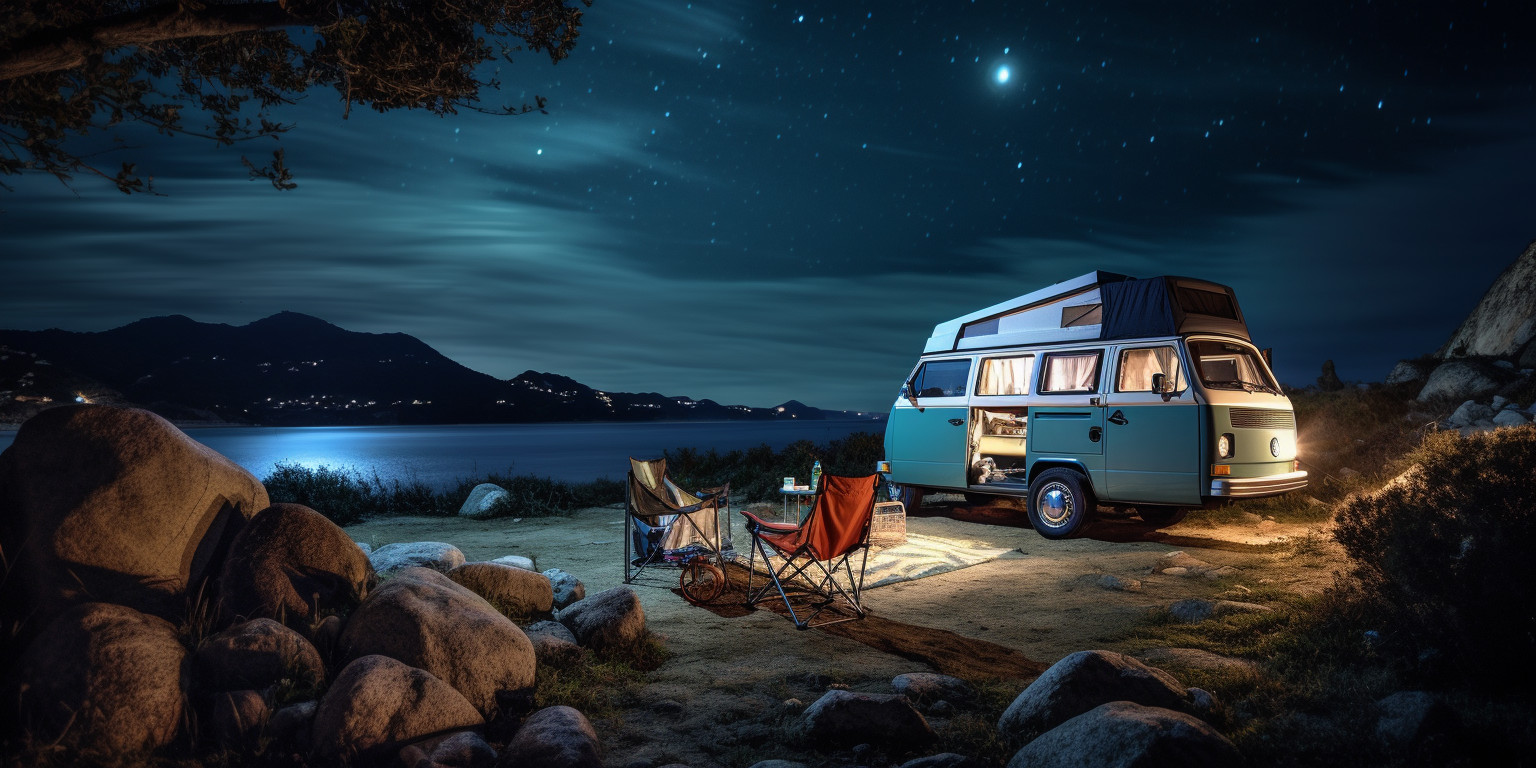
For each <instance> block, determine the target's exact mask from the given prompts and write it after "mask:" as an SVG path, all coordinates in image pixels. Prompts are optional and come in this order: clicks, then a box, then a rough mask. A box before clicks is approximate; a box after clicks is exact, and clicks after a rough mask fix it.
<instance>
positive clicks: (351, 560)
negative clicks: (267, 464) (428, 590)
mask: <svg viewBox="0 0 1536 768" xmlns="http://www.w3.org/2000/svg"><path fill="white" fill-rule="evenodd" d="M375 581H376V579H375V577H374V573H373V570H372V568H371V566H370V565H369V564H368V556H367V555H365V554H363V550H362V549H360V548H359V547H358V546H357V543H356V542H354V541H352V539H351V537H349V536H347V533H346V531H343V530H342V529H341V528H339V527H338V526H337V525H336V524H335V523H333V522H331V521H330V520H328V519H326V517H325V515H322V514H320V513H319V512H316V511H315V510H313V509H310V508H309V507H306V506H304V505H302V504H273V505H272V506H271V507H268V508H267V509H265V510H263V511H262V512H261V514H260V515H258V516H257V517H256V518H255V519H254V520H252V521H251V523H250V524H249V525H247V526H245V530H242V531H241V532H240V535H239V536H237V537H236V538H235V541H234V544H233V545H231V546H230V551H229V558H228V559H227V560H226V561H225V563H224V573H223V575H222V576H221V577H220V596H221V598H222V603H223V605H222V610H223V614H224V617H225V618H226V620H231V621H233V620H235V619H237V618H239V617H245V618H251V619H254V618H257V617H266V618H271V619H277V620H279V621H282V622H283V623H285V624H287V625H288V626H291V627H304V626H306V625H308V624H309V623H311V622H312V621H314V620H315V619H316V617H317V615H318V614H319V613H321V612H326V611H335V610H347V609H350V608H352V607H353V606H355V605H357V604H358V602H359V601H361V600H362V599H363V597H364V596H365V595H367V593H368V590H369V589H371V588H372V587H373V584H374V583H375Z"/></svg>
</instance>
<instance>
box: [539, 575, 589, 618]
mask: <svg viewBox="0 0 1536 768" xmlns="http://www.w3.org/2000/svg"><path fill="white" fill-rule="evenodd" d="M544 576H545V578H548V579H549V586H550V587H551V588H552V589H554V591H555V607H556V608H564V607H566V606H568V605H570V604H571V603H574V602H576V601H577V600H580V599H582V598H583V597H586V596H587V587H586V585H585V584H582V583H581V579H578V578H576V577H575V576H572V575H571V574H569V573H566V572H565V571H562V570H560V569H559V568H551V569H549V570H547V571H545V572H544Z"/></svg>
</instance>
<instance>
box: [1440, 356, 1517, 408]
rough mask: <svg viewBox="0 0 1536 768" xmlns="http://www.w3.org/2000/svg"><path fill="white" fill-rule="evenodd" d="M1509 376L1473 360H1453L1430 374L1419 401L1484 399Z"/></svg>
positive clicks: (1442, 364)
mask: <svg viewBox="0 0 1536 768" xmlns="http://www.w3.org/2000/svg"><path fill="white" fill-rule="evenodd" d="M1510 378H1511V375H1510V374H1509V373H1507V372H1505V371H1503V370H1502V369H1500V368H1497V367H1495V366H1492V365H1487V364H1484V363H1481V362H1477V361H1474V360H1454V361H1452V362H1449V363H1441V364H1440V365H1438V366H1436V367H1435V370H1434V371H1433V372H1432V373H1430V374H1429V380H1428V381H1426V382H1424V388H1423V389H1420V390H1419V402H1426V401H1429V400H1437V399H1438V400H1451V401H1453V402H1454V401H1456V400H1465V399H1468V398H1473V399H1476V398H1480V397H1484V396H1487V395H1489V394H1491V393H1493V392H1494V391H1496V390H1497V389H1498V388H1499V387H1501V386H1503V385H1504V383H1505V382H1507V381H1509V379H1510Z"/></svg>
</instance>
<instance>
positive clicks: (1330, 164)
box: [0, 0, 1536, 410]
mask: <svg viewBox="0 0 1536 768" xmlns="http://www.w3.org/2000/svg"><path fill="white" fill-rule="evenodd" d="M1529 8H1530V6H1529V5H1528V4H1526V3H1523V2H1490V3H1487V4H1483V3H1402V4H1397V5H1394V4H1392V3H1380V2H1377V3H1358V2H1357V3H1353V4H1347V3H1336V2H1320V3H1307V2H1280V3H1247V2H1240V3H1235V4H1231V5H1227V4H1215V3H1190V4H1161V3H1146V2H1112V3H1093V4H1089V3H1076V2H1074V3H1062V2H1060V1H1059V0H1053V2H1019V3H1011V2H1008V3H1005V2H975V3H968V2H951V3H928V4H910V3H893V2H881V3H850V2H827V3H820V4H817V3H800V4H784V3H780V4H776V5H773V4H768V3H764V2H760V1H759V0H750V1H746V2H709V3H695V4H692V5H689V4H685V3H680V2H662V1H660V0H597V2H596V3H595V4H594V5H593V6H592V7H591V8H590V9H589V10H588V11H587V15H586V18H585V24H584V26H583V31H582V33H581V38H580V41H579V43H578V46H577V48H576V50H575V51H574V52H573V53H572V54H571V56H570V57H569V59H567V60H566V61H564V62H561V63H559V64H558V65H551V64H550V63H549V62H548V61H547V59H545V58H544V57H542V56H539V55H535V54H524V55H522V56H521V57H519V58H518V59H517V60H516V61H515V62H514V63H512V64H511V65H507V66H504V67H503V69H502V71H501V78H502V80H503V81H504V84H505V85H504V88H503V90H502V91H501V92H500V93H497V92H486V93H484V94H482V98H483V99H484V100H485V101H486V102H487V103H488V104H489V105H491V106H495V105H498V104H503V103H508V104H520V103H523V102H524V101H531V100H532V98H533V96H534V95H535V94H538V95H542V96H545V97H547V98H548V99H549V104H548V112H549V113H548V114H547V115H540V114H530V115H524V116H519V117H494V116H488V115H482V114H475V113H461V114H460V115H459V116H457V117H448V118H443V119H439V118H436V117H432V116H430V115H425V114H421V113H405V112H396V113H389V114H383V115H380V114H376V113H374V112H372V111H371V110H368V109H365V108H364V109H353V110H352V112H351V115H350V117H349V118H347V119H343V117H342V113H343V105H342V104H341V102H340V99H339V97H338V96H337V94H335V93H334V92H332V91H328V90H318V91H312V92H310V94H309V95H308V97H307V99H305V100H304V101H303V102H302V103H301V104H299V105H297V106H295V107H292V108H286V109H284V110H281V111H280V112H278V113H277V117H278V118H281V119H283V120H286V121H291V122H293V123H295V124H296V127H295V128H294V130H293V131H292V132H290V133H289V134H287V135H286V137H285V138H284V139H283V141H282V146H284V147H286V148H287V161H288V164H289V166H290V167H292V168H293V169H294V172H295V174H296V176H297V181H298V182H299V187H298V189H296V190H294V191H291V192H279V191H277V190H275V189H273V188H272V186H271V185H270V184H268V183H266V182H264V181H249V180H247V179H246V178H245V172H244V169H243V168H242V167H241V165H240V155H241V154H247V155H249V156H251V157H252V158H253V159H257V158H265V157H267V156H269V155H270V153H271V151H272V149H273V148H274V146H275V145H273V144H271V143H270V142H269V141H263V142H258V143H255V144H246V145H242V146H237V147H234V148H216V147H213V146H212V145H211V143H210V142H207V141H203V140H199V139H195V138H185V137H181V138H174V139H161V138H159V137H156V136H154V135H152V134H148V133H147V132H134V131H129V132H127V133H125V135H126V136H127V137H128V138H129V139H130V143H131V144H133V145H135V146H136V147H137V149H133V150H130V151H128V152H125V153H124V154H123V155H122V158H121V159H126V160H135V161H137V162H138V163H139V170H140V171H141V172H142V173H146V174H150V175H153V176H154V177H155V184H156V187H157V188H158V189H159V190H160V191H161V192H163V193H165V195H167V196H165V197H150V196H133V197H125V196H123V195H122V194H120V193H118V192H117V191H116V190H115V189H113V188H111V187H110V185H107V184H103V183H101V182H98V181H93V180H91V179H87V178H84V177H81V178H80V179H79V180H78V181H77V183H76V185H75V187H74V188H73V189H69V188H65V187H62V186H61V185H60V184H59V183H58V182H57V181H55V180H53V179H52V178H51V177H29V178H23V179H20V180H17V179H15V178H14V177H13V178H11V179H8V180H7V181H8V182H9V183H11V184H12V185H13V186H14V187H15V191H13V192H10V193H0V209H3V212H0V260H3V278H0V286H3V287H0V327H6V328H25V329H40V328H48V327H60V328H66V329H70V330H80V331H87V330H105V329H107V328H111V327H115V326H118V325H122V324H124V323H127V322H130V321H132V320H135V319H138V318H141V317H146V316H151V315H167V314H185V315H188V316H190V317H192V318H194V319H197V320H201V321H207V322H224V323H231V324H236V325H240V324H244V323H247V322H250V321H252V320H256V319H258V318H261V317H264V316H267V315H270V314H273V313H275V312H278V311H281V310H293V311H297V312H304V313H308V314H312V315H316V316H318V317H321V318H324V319H326V320H329V321H330V322H332V323H335V324H337V325H340V326H342V327H344V328H348V329H351V330H359V331H372V332H392V331H403V332H406V333H410V334H412V335H414V336H417V337H419V338H421V339H422V340H424V341H426V342H427V343H429V344H431V345H432V346H434V347H436V348H437V349H439V350H440V351H442V352H443V353H445V354H447V355H448V356H450V357H452V358H454V359H456V360H458V361H460V362H462V363H464V364H466V365H468V366H470V367H472V368H475V369H477V370H481V371H484V372H486V373H490V374H493V375H496V376H499V377H503V378H505V377H510V376H513V375H515V374H517V373H519V372H521V371H523V370H525V369H529V368H533V369H537V370H542V371H553V372H557V373H561V374H565V375H568V376H571V377H573V378H575V379H577V380H579V381H582V382H583V383H586V384H589V385H591V386H594V387H597V388H600V389H609V390H618V391H660V392H664V393H667V394H672V395H689V396H693V397H707V398H711V399H715V400H718V401H721V402H728V403H744V404H748V405H756V406H768V405H774V404H777V403H779V402H782V401H784V400H787V399H790V398H795V399H799V400H802V401H804V402H807V403H810V404H812V405H817V406H821V407H825V408H848V409H880V410H883V409H885V408H887V407H889V404H890V402H891V401H892V400H893V399H894V396H895V393H896V388H897V386H898V384H899V382H900V379H901V378H902V377H903V376H904V375H905V374H906V372H907V370H908V369H909V368H910V366H911V365H912V363H913V361H914V360H915V359H916V357H917V355H918V353H919V352H920V351H921V349H922V346H923V342H924V339H925V338H926V337H927V335H928V333H929V332H930V330H931V329H932V327H933V325H934V324H936V323H938V322H941V321H944V320H947V319H950V318H952V317H955V316H958V315H961V314H964V313H966V312H969V311H972V310H974V309H979V308H981V307H983V306H987V305H989V304H992V303H995V302H998V301H1001V300H1004V299H1007V298H1011V297H1013V296H1017V295H1020V294H1023V293H1027V292H1029V291H1032V290H1034V289H1036V288H1040V287H1043V286H1044V285H1047V284H1049V283H1053V282H1057V281H1060V280H1064V279H1067V278H1071V277H1074V276H1076V275H1080V274H1082V273H1084V272H1088V271H1090V270H1093V269H1105V270H1111V271H1117V272H1124V273H1127V274H1131V275H1135V276H1142V277H1144V276H1151V275H1157V274H1182V275H1190V276H1195V277H1201V278H1205V279H1209V280H1214V281H1217V282H1222V283H1226V284H1228V285H1231V286H1233V287H1234V288H1235V289H1236V291H1237V295H1238V298H1239V300H1240V302H1241V303H1242V306H1243V309H1244V312H1245V313H1246V315H1247V317H1248V320H1249V325H1250V328H1251V330H1252V332H1253V335H1254V340H1255V341H1256V342H1257V343H1258V344H1259V345H1260V346H1268V347H1273V348H1274V349H1275V358H1276V363H1277V366H1276V367H1277V369H1278V373H1279V375H1280V377H1281V379H1282V380H1283V381H1286V382H1287V383H1290V384H1293V385H1303V384H1308V383H1310V382H1311V381H1312V380H1313V379H1314V378H1315V377H1316V375H1317V373H1318V370H1319V367H1320V366H1321V364H1322V361H1323V360H1324V359H1325V358H1333V359H1335V360H1336V361H1337V363H1338V370H1339V373H1340V375H1341V376H1343V377H1344V378H1345V379H1357V380H1380V379H1381V378H1382V377H1383V376H1384V375H1385V374H1386V372H1387V371H1388V370H1389V369H1390V367H1391V365H1392V363H1393V361H1395V360H1397V359H1400V358H1404V357H1413V356H1417V355H1420V354H1424V353H1428V352H1433V351H1434V350H1435V349H1436V348H1437V347H1439V345H1440V344H1441V343H1442V342H1444V341H1445V339H1446V338H1448V337H1449V335H1450V334H1451V332H1452V330H1454V328H1455V326H1456V324H1457V323H1458V322H1459V321H1460V320H1461V318H1462V317H1464V316H1465V314H1466V313H1467V312H1468V311H1469V310H1470V309H1471V308H1472V306H1473V305H1474V304H1475V303H1476V302H1477V299H1478V298H1479V297H1480V296H1481V295H1482V292H1483V291H1484V290H1485V289H1486V288H1487V287H1488V285H1489V284H1490V283H1491V282H1492V281H1493V279H1494V278H1495V277H1496V276H1497V274H1498V273H1499V272H1500V270H1502V269H1503V268H1504V267H1505V266H1506V265H1507V264H1508V263H1510V262H1511V261H1512V260H1514V258H1515V257H1516V256H1518V255H1519V253H1520V252H1521V250H1522V249H1523V248H1524V247H1525V245H1526V244H1527V243H1528V242H1529V241H1531V240H1532V239H1533V238H1536V175H1533V173H1532V170H1533V169H1536V132H1533V131H1532V130H1531V128H1530V126H1531V125H1532V120H1533V118H1536V63H1533V62H1536V53H1533V48H1532V43H1531V33H1532V32H1533V31H1536V12H1533V11H1532V10H1529ZM118 162H119V160H118V159H116V156H108V158H107V159H106V160H105V163H106V164H107V165H110V166H113V167H115V166H116V164H117V163H118Z"/></svg>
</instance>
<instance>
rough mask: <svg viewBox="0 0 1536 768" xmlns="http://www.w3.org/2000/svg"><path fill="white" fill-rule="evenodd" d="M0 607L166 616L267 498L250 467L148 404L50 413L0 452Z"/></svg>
mask: <svg viewBox="0 0 1536 768" xmlns="http://www.w3.org/2000/svg"><path fill="white" fill-rule="evenodd" d="M0 494H3V498H0V508H3V509H5V510H7V514H5V515H3V516H0V551H4V552H5V554H6V557H7V559H8V560H9V563H8V567H9V573H10V579H11V580H12V582H11V583H7V584H6V588H5V590H4V597H3V599H0V600H3V602H0V610H3V611H4V612H5V613H6V614H8V615H10V616H12V617H16V616H31V617H34V618H39V619H40V618H42V617H46V616H49V615H53V614H56V613H57V612H59V611H61V610H63V609H65V608H67V607H69V606H70V605H73V604H76V603H82V602H91V601H101V602H110V603H114V604H117V605H125V606H128V607H131V608H135V609H137V610H141V611H144V612H146V613H152V614H156V615H160V616H164V617H170V618H174V617H177V616H179V615H180V614H181V613H182V612H184V611H185V608H186V605H187V594H188V589H189V587H192V586H195V585H198V584H199V583H201V582H202V581H203V580H204V579H205V578H206V577H209V576H213V575H215V574H217V573H218V569H219V567H220V566H221V565H222V561H223V557H224V553H225V550H226V549H227V548H228V545H229V542H230V540H231V539H233V538H234V536H235V534H236V533H238V532H239V529H240V528H241V527H242V526H243V525H244V524H245V521H246V520H247V519H249V518H250V517H251V516H252V515H254V514H256V512H257V511H258V510H260V509H263V508H265V507H266V506H267V505H268V501H267V491H266V489H265V488H263V487H262V485H261V483H259V482H257V481H256V478H255V477H254V476H252V475H251V473H249V472H247V471H245V470H244V469H241V468H240V467H239V466H238V465H236V464H235V463H234V462H232V461H230V460H229V459H226V458H224V457H223V456H220V455H219V454H217V453H215V452H214V451H213V450H211V449H209V448H207V447H206V446H204V445H202V444H201V443H198V442H197V441H195V440H193V439H191V438H189V437H187V436H186V435H185V434H183V433H182V431H181V430H179V429H177V428H176V427H174V426H172V425H171V423H170V422H168V421H166V420H165V419H162V418H160V417H159V416H156V415H155V414H153V413H150V412H149V411H143V410H138V409H135V408H118V407H112V406H105V405H78V406H66V407H61V408H54V409H51V410H48V411H44V412H42V413H40V414H38V415H37V416H35V417H33V418H31V419H29V420H28V421H27V422H26V423H25V424H23V425H22V426H21V429H20V430H19V431H18V432H17V433H16V439H15V442H14V443H13V444H12V445H11V447H10V448H9V449H7V450H6V451H5V453H4V454H3V455H0Z"/></svg>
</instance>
